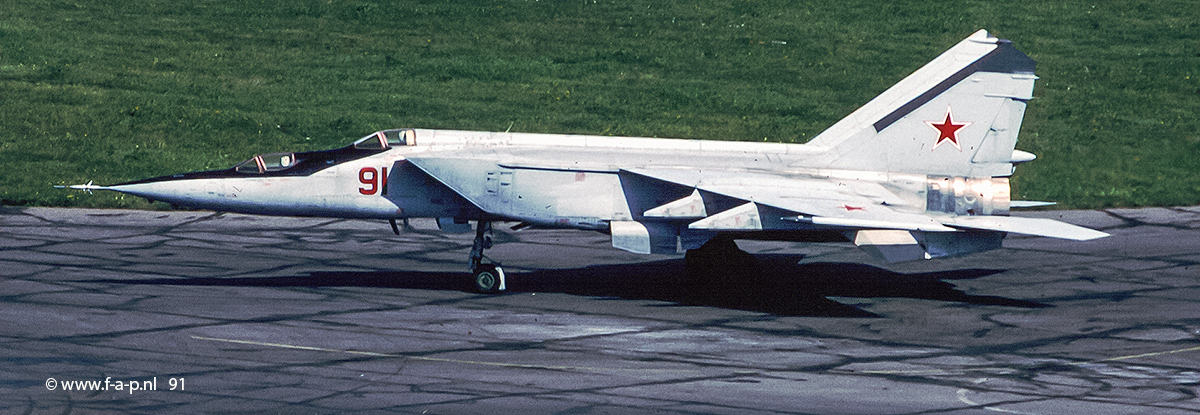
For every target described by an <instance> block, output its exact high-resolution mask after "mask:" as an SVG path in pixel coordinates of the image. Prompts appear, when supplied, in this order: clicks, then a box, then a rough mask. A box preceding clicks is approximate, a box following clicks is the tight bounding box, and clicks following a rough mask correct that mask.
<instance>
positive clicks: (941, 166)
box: [70, 30, 1108, 292]
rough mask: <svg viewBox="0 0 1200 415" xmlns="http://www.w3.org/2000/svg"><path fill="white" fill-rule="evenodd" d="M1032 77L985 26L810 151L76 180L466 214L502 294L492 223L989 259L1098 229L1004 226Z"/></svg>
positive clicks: (225, 202)
mask: <svg viewBox="0 0 1200 415" xmlns="http://www.w3.org/2000/svg"><path fill="white" fill-rule="evenodd" d="M1034 66H1035V63H1034V61H1033V60H1032V59H1031V58H1029V57H1028V56H1026V55H1025V54H1024V53H1021V52H1020V51H1018V50H1017V49H1016V48H1014V47H1013V45H1012V43H1011V42H1009V41H1007V40H1002V39H997V38H995V37H992V36H990V35H988V33H987V31H984V30H980V31H978V32H976V33H974V34H972V35H971V36H970V37H968V38H967V39H965V40H963V41H962V42H960V43H958V44H957V45H955V46H954V47H952V48H950V50H948V51H946V52H945V53H943V54H942V55H940V56H938V57H937V58H935V59H934V60H933V61H931V62H929V63H928V64H926V65H925V66H923V67H921V68H920V69H918V70H917V71H916V72H914V73H912V74H911V75H909V76H908V77H906V78H904V79H903V80H901V81H900V82H899V83H897V84H896V85H895V86H892V87H891V88H889V89H888V90H886V91H884V92H883V93H882V94H880V95H879V96H878V97H876V98H875V99H872V100H871V101H870V102H868V103H867V104H866V105H864V106H862V107H861V108H859V109H858V110H856V111H854V112H853V113H851V114H850V115H849V116H847V117H846V118H844V119H842V120H841V121H838V122H837V123H836V124H834V125H833V126H831V127H829V129H827V130H825V131H824V132H822V133H821V134H820V135H818V136H816V137H815V138H813V139H812V140H811V141H810V142H808V143H806V144H803V145H800V144H780V143H749V142H730V141H700V140H681V139H656V138H633V137H602V136H584V135H555V134H523V133H509V132H476V131H450V130H427V129H395V130H386V131H380V132H376V133H373V134H371V135H368V136H366V137H363V138H362V139H359V140H358V141H355V142H354V143H353V144H351V145H349V146H347V147H344V148H340V149H336V150H327V151H316V152H305V153H273V154H263V155H258V156H254V157H253V158H251V159H249V160H246V161H245V162H242V163H241V164H238V165H236V166H234V167H232V168H230V169H228V170H218V171H205V172H193V173H182V174H176V175H173V176H164V177H156V178H151V179H145V180H138V181H133V182H129V183H123V184H117V185H112V186H98V185H93V184H91V183H89V184H87V185H79V186H70V187H71V188H75V189H85V190H111V191H117V192H121V193H127V194H131V195H136V196H140V197H144V198H147V199H151V200H158V201H163V202H167V203H170V204H172V205H177V206H184V207H190V208H197V209H209V210H215V211H225V212H239V213H249V214H261V215H290V216H321V217H337V218H371V219H386V220H389V221H391V223H392V227H393V230H396V222H395V221H396V219H407V218H418V217H420V218H437V222H438V224H439V225H440V226H441V227H442V229H443V230H447V231H468V232H469V231H470V223H469V222H470V221H474V222H476V226H475V244H474V247H473V249H472V250H471V253H470V256H469V261H468V264H469V269H470V270H471V271H472V273H473V274H472V275H473V277H474V278H473V281H474V285H475V289H477V290H478V291H481V292H498V291H502V290H504V289H505V285H506V281H505V275H504V272H503V270H502V269H501V268H500V267H499V266H497V264H496V263H489V262H485V257H484V255H483V252H484V249H486V248H488V247H490V246H491V235H492V226H491V224H492V222H498V221H505V222H518V225H517V227H526V226H534V227H549V228H570V229H582V230H590V231H597V232H603V233H606V234H609V235H612V245H613V247H615V248H618V249H623V250H626V251H630V252H636V253H642V254H650V253H684V252H689V253H691V255H697V256H699V255H701V254H704V255H717V256H721V255H735V254H737V253H738V251H736V250H737V246H736V245H735V244H733V243H732V241H733V240H735V239H765V240H787V241H832V240H840V241H850V242H853V243H854V244H856V245H857V246H859V247H861V248H863V249H864V250H866V251H867V252H869V253H871V254H873V255H875V256H876V257H878V258H880V259H882V260H884V261H888V262H895V261H909V260H919V259H931V258H939V257H948V256H955V255H962V254H968V253H973V252H981V251H986V250H990V249H996V248H999V247H1000V243H1001V239H1003V238H1004V236H1005V235H1007V234H1008V233H1018V234H1028V235H1039V236H1046V237H1053V238H1065V239H1073V240H1081V241H1082V240H1090V239H1095V238H1100V237H1104V236H1108V235H1107V234H1105V233H1103V232H1099V231H1095V230H1091V229H1087V228H1083V227H1079V226H1075V225H1071V224H1067V223H1063V222H1058V221H1054V220H1050V219H1036V218H1023V217H1012V216H1008V212H1009V209H1010V208H1017V207H1028V206H1039V205H1045V204H1049V203H1047V202H1021V201H1012V200H1010V193H1009V181H1008V177H1009V176H1011V175H1012V173H1013V171H1014V166H1015V165H1016V164H1019V163H1023V162H1028V161H1031V160H1033V159H1034V158H1035V157H1034V155H1033V154H1030V153H1027V152H1024V151H1020V150H1016V149H1015V148H1014V146H1015V144H1016V142H1017V133H1018V131H1019V129H1020V126H1021V120H1022V117H1023V116H1024V112H1025V105H1026V103H1027V102H1028V101H1029V100H1030V99H1032V98H1033V96H1032V92H1033V84H1034V80H1035V79H1037V77H1035V76H1034V73H1033V72H1034ZM702 247H703V248H704V249H701V248H702ZM691 255H689V256H691ZM689 259H691V258H689ZM489 261H490V260H489Z"/></svg>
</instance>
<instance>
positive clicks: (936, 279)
mask: <svg viewBox="0 0 1200 415" xmlns="http://www.w3.org/2000/svg"><path fill="white" fill-rule="evenodd" d="M755 258H756V259H757V264H755V266H739V267H726V268H723V269H720V270H711V271H702V272H692V273H689V272H687V271H685V266H684V261H683V260H667V261H655V262H644V263H635V264H618V265H599V266H590V267H585V268H575V269H547V270H534V271H529V272H509V278H508V281H509V282H508V291H507V293H508V294H501V295H512V294H514V293H530V292H535V293H547V292H554V293H565V294H571V295H582V296H593V297H615V298H620V299H628V300H658V301H667V302H672V303H676V304H681V305H691V306H709V307H721V308H729V309H737V310H746V311H756V312H763V313H770V314H775V315H783V316H812V317H878V315H876V314H874V313H871V312H868V311H865V310H862V309H860V308H857V307H854V306H851V305H846V304H842V303H839V302H836V301H832V300H829V299H827V298H826V297H858V298H916V299H927V300H938V301H949V302H958V303H964V304H979V305H996V306H1006V307H1021V308H1041V307H1049V305H1046V304H1042V303H1038V302H1034V301H1028V300H1019V299H1012V298H1005V297H996V296H981V295H969V294H966V293H964V292H962V291H960V290H957V289H955V287H954V285H953V284H951V283H948V282H946V281H945V280H960V279H973V278H980V277H985V276H988V275H993V274H998V273H1001V272H1003V270H991V269H963V270H953V271H941V272H929V273H912V274H902V273H897V272H892V271H889V270H886V269H882V268H878V267H873V266H870V265H864V264H855V263H808V264H798V263H797V262H798V261H799V259H800V257H799V256H796V255H755ZM90 282H104V283H124V284H155V285H180V286H185V285H186V286H235V287H236V286H258V287H379V288H408V289H429V290H462V291H468V290H469V282H468V281H466V277H465V275H464V274H460V273H452V272H420V271H412V272H406V271H399V272H396V271H379V272H314V273H311V274H309V275H307V276H294V277H232V278H230V277H224V278H222V277H217V278H212V277H203V278H184V279H180V278H157V279H142V280H124V279H122V280H115V279H106V280H93V281H90Z"/></svg>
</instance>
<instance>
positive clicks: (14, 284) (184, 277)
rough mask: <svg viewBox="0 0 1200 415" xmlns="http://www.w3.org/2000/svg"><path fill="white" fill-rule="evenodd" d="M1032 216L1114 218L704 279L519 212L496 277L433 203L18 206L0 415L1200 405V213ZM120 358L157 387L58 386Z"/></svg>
mask: <svg viewBox="0 0 1200 415" xmlns="http://www.w3.org/2000/svg"><path fill="white" fill-rule="evenodd" d="M1022 215H1026V216H1037V217H1053V218H1057V219H1061V220H1065V221H1068V222H1072V223H1076V224H1081V225H1085V226H1090V227H1093V228H1098V229H1102V230H1105V231H1107V232H1109V233H1112V234H1113V236H1112V237H1109V238H1104V239H1100V240H1095V241H1089V242H1072V241H1060V240H1054V239H1045V238H1032V237H1021V236H1011V237H1009V238H1008V239H1007V240H1006V241H1005V243H1004V246H1005V247H1004V249H1001V250H996V251H992V252H986V253H982V254H976V255H972V256H967V257H963V258H956V259H949V260H938V261H930V262H920V263H905V264H894V265H887V266H884V265H879V264H874V263H872V262H871V261H869V260H868V258H867V256H866V255H864V254H862V253H861V252H859V251H858V250H857V249H855V248H854V247H853V246H851V245H849V244H793V243H777V242H753V241H740V242H739V245H740V246H741V247H742V248H743V249H745V250H747V251H749V252H751V253H753V254H755V256H756V257H757V258H758V260H759V262H760V268H761V270H759V271H746V272H745V273H743V274H741V275H732V276H730V277H731V278H730V281H727V282H726V283H723V284H716V285H714V286H709V287H697V286H694V285H691V284H687V283H685V282H684V281H685V279H684V275H683V271H682V270H683V261H682V259H681V258H677V257H671V256H639V255H633V254H628V253H625V252H622V251H619V250H615V249H613V248H611V247H610V246H609V241H608V239H607V237H606V236H604V235H600V234H594V233H586V232H574V231H541V230H526V231H521V232H507V231H506V232H503V233H500V234H498V235H497V245H496V247H495V248H493V249H491V250H489V251H488V254H489V256H490V257H492V258H496V259H499V260H501V261H502V262H504V265H505V269H506V270H507V272H508V274H509V275H510V277H509V278H510V281H509V287H510V291H508V292H506V293H504V294H501V295H495V296H488V295H478V294H473V293H470V292H468V291H467V290H466V288H465V287H466V286H465V283H464V281H463V279H464V278H463V277H461V274H462V273H463V272H464V268H465V265H464V264H465V260H466V255H467V252H468V251H469V249H470V246H471V235H470V234H442V233H439V232H436V231H434V230H431V229H428V228H429V225H428V224H426V223H425V222H416V221H415V222H414V226H413V227H412V228H410V229H406V230H405V231H404V232H402V233H401V234H400V235H399V236H396V235H393V234H392V233H391V230H390V229H389V227H388V225H387V224H386V223H385V222H379V221H359V220H336V219H315V218H268V217H254V216H243V215H232V214H216V213H211V212H148V211H119V210H83V209H42V208H30V209H16V208H3V209H0V235H3V236H2V237H0V277H2V278H0V304H2V305H3V306H2V307H0V319H2V321H3V322H4V323H3V325H2V326H0V344H2V346H3V347H0V362H3V363H2V364H3V370H0V392H2V393H3V396H4V398H3V399H0V412H2V413H22V414H41V413H54V414H62V413H88V414H95V413H175V412H185V413H289V414H290V413H402V414H410V413H411V414H421V413H428V414H458V413H511V412H518V411H519V412H522V413H526V414H541V413H564V414H591V413H622V414H624V413H663V414H688V413H717V414H726V413H728V414H743V413H750V414H755V413H758V414H780V413H782V414H809V413H812V414H830V413H834V414H843V413H844V414H860V413H870V414H994V413H1014V414H1057V413H1087V414H1089V415H1098V414H1136V413H1147V414H1149V413H1153V414H1174V413H1178V414H1190V413H1196V412H1197V411H1200V399H1197V393H1200V300H1197V297H1198V296H1200V278H1197V277H1200V207H1186V208H1145V209H1109V210H1103V211H1044V212H1032V213H1024V214H1022ZM49 378H55V381H54V386H55V388H54V390H49V388H50V386H51V385H50V383H49V381H48V379H49ZM105 379H109V380H110V381H125V382H128V381H137V382H139V384H140V383H141V382H143V381H151V380H155V381H157V388H156V389H155V390H137V391H132V392H131V391H129V390H128V387H126V388H124V389H123V390H119V391H118V390H115V389H114V388H113V387H111V386H110V387H109V390H99V391H74V390H72V391H66V390H63V388H64V387H66V383H68V382H74V381H99V382H100V383H101V384H103V382H104V381H105ZM172 379H176V380H178V379H184V380H185V382H186V383H183V384H182V385H183V390H170V387H169V386H170V385H169V384H168V383H169V382H170V380H172ZM153 385H154V384H153V383H151V384H149V385H147V386H153Z"/></svg>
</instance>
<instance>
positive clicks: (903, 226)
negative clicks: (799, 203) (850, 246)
mask: <svg viewBox="0 0 1200 415" xmlns="http://www.w3.org/2000/svg"><path fill="white" fill-rule="evenodd" d="M796 221H798V222H812V223H813V224H814V225H825V226H841V227H846V228H859V229H892V230H903V231H926V232H953V231H954V228H948V227H945V226H942V225H939V224H937V223H933V222H918V221H895V220H871V219H848V218H831V217H825V216H814V217H811V218H797V219H796Z"/></svg>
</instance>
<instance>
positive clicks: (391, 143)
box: [233, 129, 417, 174]
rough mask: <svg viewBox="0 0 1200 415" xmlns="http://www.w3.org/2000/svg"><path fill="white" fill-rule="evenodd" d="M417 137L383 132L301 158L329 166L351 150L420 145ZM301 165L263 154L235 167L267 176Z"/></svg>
mask: <svg viewBox="0 0 1200 415" xmlns="http://www.w3.org/2000/svg"><path fill="white" fill-rule="evenodd" d="M416 137H417V136H416V131H413V130H411V129H394V130H383V131H377V132H374V133H371V134H369V135H367V136H366V137H363V138H360V139H358V140H355V141H354V144H351V145H350V147H346V148H342V149H338V150H328V151H319V152H311V153H301V154H300V155H301V156H304V158H305V159H306V160H309V163H306V165H307V164H311V163H312V162H313V161H314V160H313V159H314V157H315V161H316V162H317V163H321V164H324V165H328V164H332V163H334V162H335V160H337V159H342V158H343V157H346V156H347V154H346V152H347V151H349V153H351V154H358V153H366V154H372V153H374V152H376V151H379V150H387V149H389V148H392V147H397V146H413V145H416V144H417V138H416ZM350 149H353V150H369V151H370V152H369V153H368V152H365V151H364V152H359V151H353V150H350ZM321 155H324V157H322V156H321ZM357 157H362V155H359V156H353V155H350V159H354V158H357ZM297 164H300V160H298V159H296V153H271V154H260V155H257V156H254V157H253V158H251V159H249V160H246V161H243V162H241V163H238V165H236V166H234V167H233V170H234V171H236V172H238V173H243V174H264V173H271V172H279V171H283V170H287V169H289V168H292V167H293V166H295V165H297ZM301 170H305V169H301Z"/></svg>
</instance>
